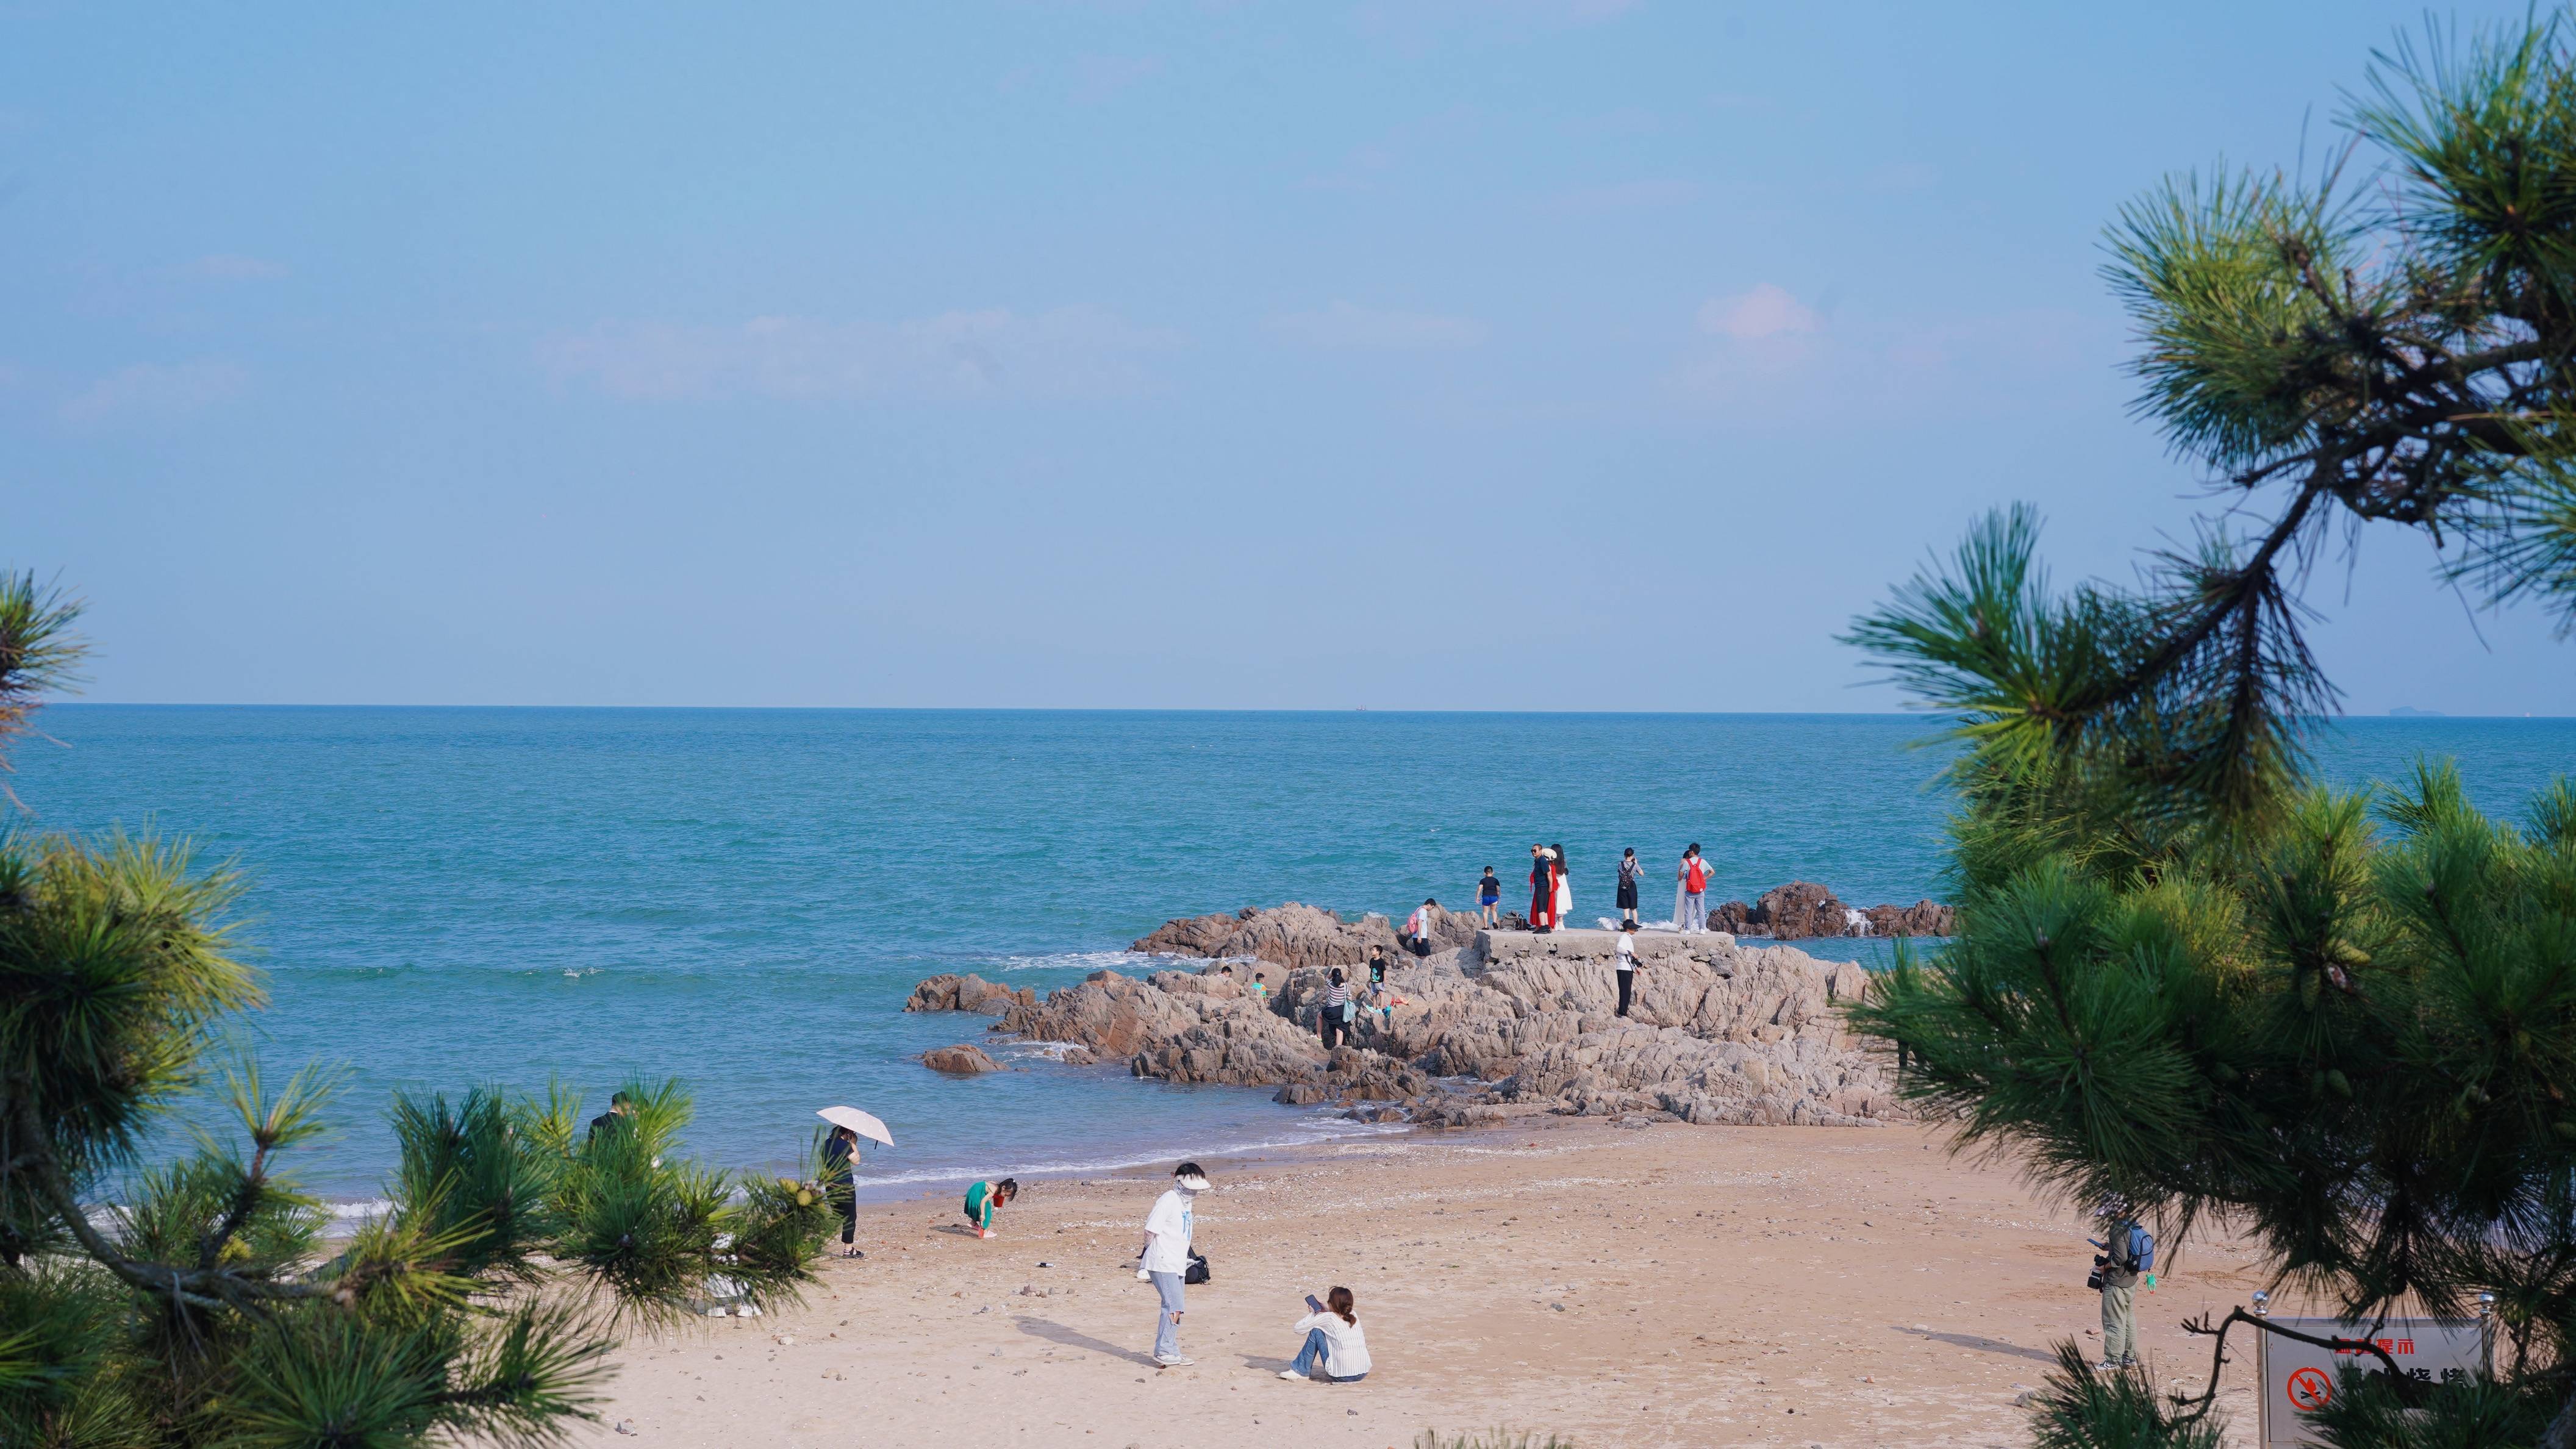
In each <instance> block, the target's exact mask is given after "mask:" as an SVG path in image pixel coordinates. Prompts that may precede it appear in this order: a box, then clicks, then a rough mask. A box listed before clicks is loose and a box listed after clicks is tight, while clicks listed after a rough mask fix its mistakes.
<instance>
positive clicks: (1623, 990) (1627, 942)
mask: <svg viewBox="0 0 2576 1449" xmlns="http://www.w3.org/2000/svg"><path fill="white" fill-rule="evenodd" d="M1636 979H1637V938H1636V937H1634V936H1631V935H1629V934H1628V928H1627V927H1625V926H1621V927H1620V928H1619V1014H1620V1015H1621V1016H1626V1015H1627V1014H1628V988H1629V987H1630V986H1631V985H1633V984H1634V983H1635V982H1636Z"/></svg>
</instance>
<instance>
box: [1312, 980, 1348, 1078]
mask: <svg viewBox="0 0 2576 1449" xmlns="http://www.w3.org/2000/svg"><path fill="white" fill-rule="evenodd" d="M1350 1009H1351V988H1350V983H1348V982H1346V981H1344V980H1343V979H1342V968H1341V967H1339V966H1336V967H1334V968H1333V984H1332V985H1331V986H1330V987H1327V988H1326V989H1325V991H1324V1004H1323V1006H1322V1007H1321V1008H1320V1009H1318V1010H1317V1011H1316V1013H1315V1030H1316V1031H1317V1032H1318V1033H1320V1034H1321V1035H1322V1036H1323V1038H1324V1052H1325V1054H1326V1055H1328V1056H1329V1055H1331V1054H1332V1050H1333V1045H1334V1043H1336V1042H1337V1041H1339V1040H1340V1039H1341V1032H1342V1028H1343V1026H1344V1024H1345V1023H1347V1022H1348V1021H1349V1019H1350V1017H1349V1013H1350Z"/></svg>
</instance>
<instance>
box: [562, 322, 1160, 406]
mask: <svg viewBox="0 0 2576 1449" xmlns="http://www.w3.org/2000/svg"><path fill="white" fill-rule="evenodd" d="M1180 340H1181V339H1180V335H1179V334H1178V333H1175V332H1171V331H1168V330H1164V329H1160V328H1148V327H1139V326H1137V325H1135V324H1134V323H1131V322H1129V321H1127V320H1126V319H1124V318H1122V317H1120V316H1118V315H1117V314H1116V313H1114V312H1110V311H1106V310H1104V309H1101V308H1097V307H1059V308H1056V309H1055V310H1053V311H1048V312H1040V313H1036V314H1033V315H1028V316H1023V315H1021V314H1019V313H1016V312H1013V311H1010V310H1009V309H1007V308H1000V307H989V308H985V309H982V310H980V311H971V312H942V313H940V314H939V315H937V316H935V317H924V318H918V319H915V320H912V321H906V322H851V323H830V322H820V321H816V320H814V319H812V318H807V317H755V318H753V319H751V320H750V321H748V322H745V323H742V324H740V325H739V326H732V327H678V326H672V325H669V324H667V323H659V322H604V323H601V324H600V325H599V326H596V327H593V328H591V329H590V330H589V331H587V332H582V333H574V334H562V335H558V336H555V337H551V338H547V339H545V340H544V341H543V342H541V343H540V344H539V346H538V355H539V357H540V359H541V360H542V361H543V362H544V363H545V364H546V365H547V366H548V367H549V368H550V369H552V370H553V372H554V373H555V375H556V376H557V377H559V378H568V379H574V378H577V379H582V380H586V381H588V382H590V383H592V384H594V385H596V386H597V387H598V388H599V389H600V390H601V391H603V392H606V393H609V394H611V395H613V396H617V397H627V398H659V399H675V400H677V399H689V400H694V399H704V398H714V397H731V396H758V397H774V398H787V399H793V400H805V401H835V400H838V401H847V400H854V399H864V398H880V397H913V398H941V399H977V398H1100V397H1116V396H1123V395H1126V394H1130V393H1134V392H1138V391H1141V390H1142V389H1143V388H1144V387H1145V386H1146V385H1147V383H1148V382H1149V381H1150V378H1149V376H1148V374H1147V372H1146V370H1145V365H1144V359H1145V358H1146V357H1147V356H1149V355H1151V354H1153V353H1156V352H1163V351H1168V350H1170V349H1172V348H1174V347H1177V346H1178V345H1179V344H1180Z"/></svg>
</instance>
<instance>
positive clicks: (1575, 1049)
mask: <svg viewBox="0 0 2576 1449" xmlns="http://www.w3.org/2000/svg"><path fill="white" fill-rule="evenodd" d="M1281 909H1282V910H1283V911H1284V910H1288V909H1290V908H1284V907H1283V908H1281ZM1294 909H1295V910H1297V911H1301V912H1302V911H1305V910H1306V909H1307V908H1305V907H1296V908H1294ZM1277 914H1278V913H1277V912H1256V913H1254V914H1253V915H1252V916H1250V917H1230V918H1223V919H1227V920H1230V921H1232V922H1234V923H1235V925H1236V926H1237V927H1238V928H1240V927H1242V926H1244V925H1248V924H1252V923H1254V922H1256V921H1258V920H1259V919H1260V918H1262V917H1266V916H1276V915H1277ZM1313 914H1316V915H1321V914H1323V913H1321V912H1315V913H1313ZM1372 919H1376V918H1372ZM1336 924H1337V925H1338V924H1339V922H1338V921H1337V920H1336ZM1273 939H1280V940H1284V939H1286V935H1285V934H1284V933H1283V934H1281V935H1279V936H1275V937H1273ZM1614 941H1615V937H1614V935H1613V934H1612V933H1610V932H1606V931H1557V932H1553V933H1551V934H1549V935H1545V936H1536V935H1531V934H1528V933H1526V932H1517V933H1515V932H1484V933H1479V934H1477V935H1476V936H1474V937H1473V938H1472V939H1471V940H1470V941H1469V942H1468V943H1467V944H1465V945H1463V946H1457V947H1451V948H1448V949H1445V950H1441V951H1438V952H1435V953H1433V954H1432V955H1431V956H1429V957H1428V958H1424V959H1416V958H1414V957H1413V956H1411V955H1409V954H1406V955H1394V956H1391V957H1390V964H1391V970H1390V972H1389V975H1388V978H1387V986H1388V990H1387V992H1386V993H1385V994H1384V995H1383V996H1379V997H1364V998H1362V1009H1361V1010H1359V1011H1358V1012H1356V1013H1354V1019H1353V1020H1352V1021H1351V1023H1350V1024H1349V1034H1348V1038H1347V1041H1346V1043H1345V1044H1344V1045H1342V1046H1341V1047H1339V1048H1338V1049H1337V1050H1335V1051H1334V1052H1333V1053H1332V1054H1331V1055H1330V1056H1329V1057H1327V1056H1326V1055H1325V1053H1324V1051H1323V1048H1322V1043H1321V1041H1320V1039H1319V1036H1318V1033H1317V1030H1316V1027H1317V1020H1316V1018H1317V1016H1318V1014H1319V1013H1320V1012H1321V1011H1322V1010H1323V1009H1324V1007H1323V1001H1324V997H1325V993H1326V992H1327V991H1328V990H1329V988H1330V984H1331V983H1330V969H1329V967H1327V966H1324V965H1321V964H1309V965H1304V966H1298V967H1290V968H1285V969H1282V970H1280V971H1277V972H1274V973H1273V974H1276V975H1278V976H1280V977H1281V979H1280V980H1279V982H1278V983H1277V985H1276V987H1275V989H1274V990H1273V992H1272V993H1271V995H1270V996H1269V997H1268V998H1267V999H1266V1000H1265V999H1261V998H1255V997H1253V996H1251V995H1250V994H1249V993H1248V991H1247V990H1246V986H1247V978H1246V976H1245V975H1244V974H1242V973H1240V972H1239V971H1238V972H1234V973H1229V972H1227V971H1225V970H1224V969H1223V968H1222V967H1219V966H1213V965H1212V966H1205V967H1201V968H1200V969H1198V970H1195V971H1179V970H1167V971H1157V972H1154V973H1152V974H1151V975H1150V976H1147V977H1145V978H1143V979H1141V980H1140V979H1138V978H1135V977H1131V976H1127V975H1124V974H1122V973H1119V972H1113V971H1096V972H1093V973H1092V974H1091V975H1090V976H1089V977H1088V978H1086V979H1085V980H1083V981H1082V982H1080V983H1078V984H1076V985H1073V986H1068V987H1064V988H1061V989H1059V990H1056V991H1053V992H1050V993H1048V995H1047V997H1046V999H1045V1000H1044V1001H1043V1002H1027V1001H1014V1003H1013V1004H1012V1005H1010V1006H1009V1007H1008V1008H1007V1009H1005V1010H1004V1011H1003V1013H1002V1016H1001V1019H1000V1020H999V1021H997V1022H996V1023H995V1024H994V1028H993V1029H994V1030H995V1031H997V1032H1012V1033H1017V1034H1019V1035H1021V1036H1023V1037H1025V1038H1028V1039H1030V1040H1035V1041H1047V1042H1066V1043H1076V1044H1079V1048H1081V1049H1088V1050H1089V1051H1092V1052H1096V1053H1098V1054H1099V1055H1100V1056H1101V1057H1103V1058H1121V1057H1123V1058H1125V1059H1126V1061H1127V1063H1128V1069H1129V1070H1130V1071H1132V1072H1134V1073H1135V1074H1136V1075H1138V1076H1144V1077H1160V1078H1164V1079H1166V1080H1169V1081H1175V1082H1222V1083H1235V1084H1245V1085H1252V1084H1259V1085H1268V1086H1275V1087H1277V1088H1278V1092H1277V1100H1279V1101H1281V1102H1286V1103H1291V1104H1297V1105H1310V1104H1316V1103H1326V1102H1342V1103H1346V1104H1351V1105H1353V1106H1357V1105H1358V1104H1363V1103H1389V1104H1402V1110H1404V1111H1406V1112H1407V1113H1408V1114H1410V1115H1411V1116H1412V1117H1413V1118H1414V1119H1415V1120H1417V1121H1427V1122H1434V1123H1450V1124H1464V1123H1469V1122H1476V1121H1486V1120H1493V1118H1492V1115H1491V1114H1492V1113H1493V1112H1495V1111H1500V1110H1502V1109H1504V1108H1509V1109H1511V1110H1513V1111H1566V1112H1577V1113H1584V1114H1589V1115H1595V1116H1624V1115H1631V1114H1656V1115H1658V1116H1661V1115H1669V1116H1670V1117H1672V1118H1676V1119H1679V1120H1682V1121H1690V1122H1814V1123H1838V1124H1850V1123H1866V1122H1872V1121H1877V1120H1881V1119H1884V1118H1886V1117H1889V1116H1893V1115H1895V1114H1896V1113H1897V1112H1898V1110H1899V1109H1898V1105H1897V1101H1896V1098H1895V1096H1894V1093H1893V1090H1892V1083H1891V1081H1890V1080H1889V1076H1888V1072H1887V1062H1886V1060H1885V1058H1884V1057H1883V1056H1881V1055H1880V1054H1878V1053H1876V1052H1874V1051H1872V1050H1869V1049H1868V1048H1866V1047H1865V1046H1864V1045H1863V1044H1862V1043H1861V1042H1860V1041H1859V1040H1857V1039H1856V1038H1854V1037H1853V1036H1852V1035H1851V1034H1850V1033H1849V1032H1848V1031H1847V1030H1846V1029H1845V1027H1844V1024H1843V1020H1842V1012H1841V1008H1842V1007H1843V1006H1845V1005H1848V1004H1849V1003H1850V1002H1852V1001H1855V1000H1857V999H1858V998H1859V997H1860V995H1861V993H1862V992H1863V991H1865V990H1866V989H1867V983H1868V977H1867V975H1866V973H1864V972H1863V971H1862V970H1861V969H1860V968H1859V967H1858V966H1856V965H1852V964H1850V963H1839V964H1838V963H1828V962H1820V961H1817V960H1815V959H1813V958H1811V957H1809V956H1808V955H1806V953H1804V952H1802V951H1799V950H1797V949H1796V948H1794V947H1788V946H1769V947H1758V948H1757V947H1748V946H1743V945H1739V944H1738V943H1737V942H1736V940H1735V939H1734V938H1733V937H1732V936H1729V935H1725V934H1722V933H1708V934H1696V933H1695V934H1692V935H1688V936H1684V935H1677V934H1674V933H1671V932H1651V931H1650V932H1644V933H1641V934H1639V935H1638V936H1637V937H1636V943H1635V944H1636V950H1637V953H1638V958H1639V972H1638V976H1637V980H1636V983H1635V985H1636V991H1635V1000H1634V1002H1633V1003H1632V1006H1631V1014H1630V1015H1629V1016H1628V1017H1627V1018H1625V1019H1622V1018H1620V1017H1618V1016H1616V1015H1615V1014H1614V1011H1615V1008H1616V1006H1617V1002H1618V989H1617V982H1616V978H1615V977H1614V976H1613V974H1612V970H1611V958H1612V954H1613V942H1614ZM1265 959H1266V958H1265ZM1356 964H1357V963H1343V969H1344V971H1345V974H1346V976H1348V977H1349V978H1351V979H1352V980H1353V981H1354V982H1355V983H1364V980H1365V974H1364V972H1361V971H1358V970H1353V969H1351V968H1352V967H1353V966H1355V965H1356ZM933 985H934V983H928V982H926V983H924V988H925V990H929V989H930V988H931V987H932V986H933ZM921 994H922V993H918V992H917V993H916V997H919V996H920V995H921ZM929 994H930V996H931V998H932V999H936V998H937V996H938V994H939V993H938V992H937V991H936V990H930V993H929ZM1398 998H1401V999H1402V1001H1403V1002H1404V1004H1403V1005H1402V1006H1396V1005H1394V1002H1395V1001H1396V1000H1397V999H1398ZM1440 1079H1448V1080H1446V1081H1443V1080H1440ZM1473 1082H1484V1083H1492V1084H1494V1085H1493V1086H1492V1087H1490V1088H1489V1089H1478V1088H1475V1087H1473V1086H1472V1085H1464V1083H1473ZM1462 1097H1463V1098H1466V1099H1468V1100H1463V1101H1462V1100H1460V1099H1461V1098H1462Z"/></svg>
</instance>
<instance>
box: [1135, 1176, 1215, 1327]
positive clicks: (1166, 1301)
mask: <svg viewBox="0 0 2576 1449" xmlns="http://www.w3.org/2000/svg"><path fill="white" fill-rule="evenodd" d="M1207 1190H1208V1180H1207V1174H1206V1173H1204V1172H1201V1171H1200V1170H1199V1165H1198V1164H1197V1163H1195V1162H1184V1163H1182V1164H1181V1165H1180V1166H1178V1167H1176V1168H1173V1169H1172V1188H1171V1191H1169V1192H1166V1193H1164V1194H1163V1195H1162V1196H1161V1197H1158V1198H1156V1199H1154V1210H1153V1211H1152V1212H1150V1213H1147V1214H1146V1215H1145V1246H1144V1247H1143V1248H1142V1249H1140V1250H1139V1251H1138V1252H1137V1254H1136V1279H1137V1281H1138V1282H1140V1283H1152V1284H1153V1285H1154V1294H1155V1296H1156V1297H1157V1298H1159V1299H1161V1300H1162V1302H1161V1305H1160V1307H1159V1308H1157V1309H1156V1311H1155V1314H1154V1362H1155V1363H1156V1364H1157V1365H1158V1366H1160V1367H1163V1368H1180V1367H1182V1366H1184V1365H1186V1364H1189V1363H1191V1362H1194V1360H1192V1359H1191V1358H1189V1357H1188V1356H1187V1355H1185V1354H1183V1353H1182V1352H1181V1311H1182V1307H1183V1302H1182V1293H1181V1284H1182V1280H1183V1279H1185V1278H1187V1277H1188V1276H1189V1271H1190V1232H1191V1229H1192V1228H1193V1227H1194V1226H1195V1225H1196V1219H1197V1217H1198V1214H1197V1211H1196V1210H1195V1209H1194V1208H1193V1207H1192V1206H1191V1203H1192V1200H1193V1199H1195V1198H1197V1196H1198V1195H1199V1194H1200V1193H1203V1192H1205V1191H1207Z"/></svg>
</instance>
